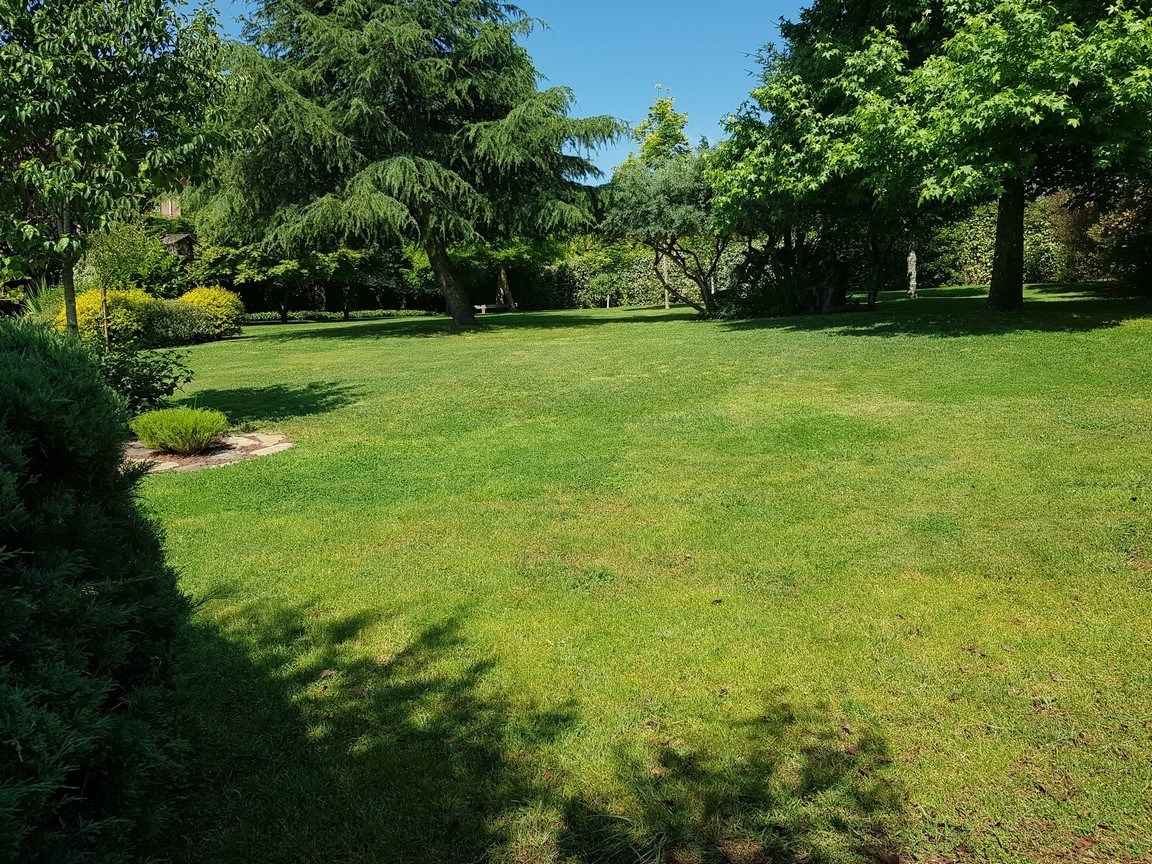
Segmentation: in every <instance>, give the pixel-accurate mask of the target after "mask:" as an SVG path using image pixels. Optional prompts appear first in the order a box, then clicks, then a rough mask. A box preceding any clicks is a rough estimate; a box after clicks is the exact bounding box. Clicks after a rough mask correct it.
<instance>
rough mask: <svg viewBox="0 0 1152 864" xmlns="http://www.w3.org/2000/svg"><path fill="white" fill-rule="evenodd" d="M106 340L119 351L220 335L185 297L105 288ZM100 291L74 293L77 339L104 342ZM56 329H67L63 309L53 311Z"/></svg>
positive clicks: (172, 345)
mask: <svg viewBox="0 0 1152 864" xmlns="http://www.w3.org/2000/svg"><path fill="white" fill-rule="evenodd" d="M107 299H108V341H109V342H110V343H111V345H112V347H113V348H117V349H121V350H135V349H149V348H176V347H179V346H181V345H195V344H197V343H200V342H211V341H213V340H215V339H218V338H220V336H219V333H218V327H217V323H216V320H215V319H214V317H213V315H212V314H211V312H209V311H207V310H205V309H203V308H201V307H200V306H198V305H195V304H193V303H189V302H186V301H184V300H161V299H159V298H156V297H153V296H151V295H150V294H147V293H145V292H144V291H141V290H140V289H138V288H133V289H130V290H119V289H112V290H109V291H108V297H107ZM100 301H101V298H100V292H99V291H85V292H83V293H82V294H78V295H77V296H76V323H77V325H78V326H79V328H80V338H81V339H83V340H84V341H85V342H87V343H88V344H90V345H99V346H103V345H104V316H103V313H102V311H101V308H100ZM54 326H55V328H56V329H57V330H59V331H61V332H63V331H64V330H65V329H66V328H67V323H66V320H65V315H64V309H63V307H61V308H60V310H59V312H58V313H57V314H56V319H55V324H54Z"/></svg>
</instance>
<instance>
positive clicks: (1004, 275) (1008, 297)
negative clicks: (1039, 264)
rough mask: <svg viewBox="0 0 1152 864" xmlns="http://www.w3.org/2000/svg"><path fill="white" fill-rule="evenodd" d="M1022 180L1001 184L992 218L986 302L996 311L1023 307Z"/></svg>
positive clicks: (1023, 196) (1023, 193)
mask: <svg viewBox="0 0 1152 864" xmlns="http://www.w3.org/2000/svg"><path fill="white" fill-rule="evenodd" d="M1026 204H1027V201H1026V199H1025V192H1024V180H1023V179H1022V178H1021V179H1016V178H1013V179H1011V180H1009V181H1007V182H1006V183H1005V184H1004V194H1003V195H1001V196H1000V208H999V213H998V215H997V217H996V251H995V253H994V255H993V258H992V287H991V289H990V290H989V292H988V305H990V306H991V307H992V308H993V309H996V310H997V311H1000V312H1011V311H1014V310H1016V309H1020V308H1022V307H1023V306H1024V208H1025V205H1026Z"/></svg>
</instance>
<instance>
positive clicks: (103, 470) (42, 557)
mask: <svg viewBox="0 0 1152 864" xmlns="http://www.w3.org/2000/svg"><path fill="white" fill-rule="evenodd" d="M126 438H127V428H126V426H125V424H124V417H123V415H122V413H121V406H120V404H119V400H117V399H116V397H115V396H114V394H113V393H112V392H111V391H110V390H109V389H108V388H107V387H106V386H105V385H104V383H103V382H102V381H101V380H100V377H99V374H98V373H97V371H96V368H95V365H94V363H93V360H92V354H91V352H90V351H89V350H87V349H86V348H85V347H84V346H83V345H81V344H80V343H79V342H77V341H76V340H73V339H68V338H67V337H65V336H62V335H60V334H55V333H53V332H52V331H50V330H49V329H47V328H45V327H42V326H37V325H33V324H29V323H26V322H2V323H0V513H2V514H3V518H0V585H2V586H3V595H4V596H3V601H0V778H2V780H0V861H27V862H37V861H42V862H48V861H52V862H68V864H86V862H92V864H95V862H110V864H116V862H125V861H130V860H139V859H140V858H142V857H143V855H144V854H145V844H146V843H147V842H148V841H150V840H153V839H156V838H158V837H160V836H162V832H163V829H164V824H163V816H164V813H165V810H166V808H165V805H164V801H165V796H166V795H167V794H169V790H171V789H172V788H173V786H174V785H175V783H176V781H177V780H178V779H179V778H178V774H177V772H176V768H177V766H178V763H179V756H180V754H181V751H182V747H181V745H180V743H179V742H178V740H177V739H175V738H174V737H173V730H172V728H171V727H172V721H171V718H172V715H173V711H172V705H171V701H172V700H171V687H170V680H169V670H171V669H172V661H173V649H172V643H173V638H174V637H175V635H176V634H177V632H178V631H179V630H180V628H181V627H182V626H183V623H184V622H185V621H186V619H187V614H188V604H187V602H186V600H185V598H184V597H183V596H182V595H181V594H180V593H179V591H178V590H177V587H176V577H175V574H174V573H173V572H172V570H171V569H169V568H168V567H167V566H166V565H165V563H164V558H163V552H162V548H161V543H160V537H159V534H158V531H157V529H156V528H155V526H154V525H153V524H152V523H151V522H149V521H148V520H147V519H146V518H145V517H144V516H143V515H142V514H141V512H140V511H139V509H138V507H137V504H136V499H135V495H134V487H135V485H136V482H137V480H138V478H139V474H138V473H137V472H127V473H125V472H122V470H121V459H122V455H123V449H122V448H123V445H124V441H125V440H126Z"/></svg>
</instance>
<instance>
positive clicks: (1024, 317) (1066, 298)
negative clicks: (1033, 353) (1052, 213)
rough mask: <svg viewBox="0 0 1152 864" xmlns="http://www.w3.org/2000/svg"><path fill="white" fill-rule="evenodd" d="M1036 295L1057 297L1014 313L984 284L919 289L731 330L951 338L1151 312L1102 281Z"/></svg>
mask: <svg viewBox="0 0 1152 864" xmlns="http://www.w3.org/2000/svg"><path fill="white" fill-rule="evenodd" d="M1030 291H1032V292H1034V293H1036V294H1042V295H1046V296H1048V297H1052V298H1056V297H1058V298H1059V299H1052V300H1044V301H1038V300H1036V299H1030V300H1026V301H1025V306H1024V309H1023V310H1021V311H1019V312H995V311H993V310H991V309H989V308H988V305H987V290H986V289H971V288H962V289H947V290H944V291H939V292H932V291H929V292H925V293H924V294H923V295H922V296H921V297H920V298H918V299H916V300H908V299H906V298H904V297H903V295H890V296H888V297H885V298H883V300H882V302H881V303H880V305H879V308H878V309H877V310H876V311H875V312H869V311H866V310H864V309H859V310H851V311H847V312H841V313H834V314H831V315H813V316H802V317H797V318H763V319H754V320H748V321H734V322H731V323H728V324H725V325H724V327H725V329H727V330H731V331H738V332H739V331H751V330H783V331H787V332H804V331H809V332H815V331H828V332H829V333H830V334H831V335H835V336H857V337H859V336H879V337H893V336H923V337H929V338H955V337H961V336H985V335H999V334H1006V333H1019V332H1042V333H1084V332H1089V331H1093V330H1108V329H1112V328H1115V327H1119V326H1121V325H1122V324H1123V323H1124V322H1125V321H1129V320H1132V319H1135V318H1147V317H1149V316H1152V299H1150V298H1149V297H1147V296H1144V295H1140V294H1132V293H1130V292H1125V291H1122V290H1119V289H1115V288H1111V287H1104V286H1067V285H1051V286H1038V287H1035V288H1032V289H1030Z"/></svg>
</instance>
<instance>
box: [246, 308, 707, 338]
mask: <svg viewBox="0 0 1152 864" xmlns="http://www.w3.org/2000/svg"><path fill="white" fill-rule="evenodd" d="M699 318H700V316H699V315H697V314H696V313H695V312H692V311H683V310H674V311H672V312H665V311H664V310H663V309H658V310H656V309H651V310H644V311H642V310H639V309H637V310H628V311H627V312H620V313H617V314H599V312H597V311H593V310H589V311H588V312H585V313H583V314H581V313H578V312H514V313H501V314H499V315H485V316H479V317H478V318H477V326H476V327H475V328H470V329H468V330H461V329H459V328H456V327H453V325H452V322H451V321H450V320H449V319H445V318H398V319H393V320H388V321H374V322H366V323H362V324H347V325H343V324H325V325H318V326H315V327H309V328H307V329H303V328H292V329H285V330H282V331H279V332H261V334H260V335H259V337H258V338H259V339H260V341H262V342H276V343H287V342H297V341H300V340H307V339H339V340H372V339H430V338H435V337H450V336H461V335H467V334H470V333H498V332H501V331H505V330H556V329H563V328H570V327H592V326H595V327H603V326H611V325H621V324H660V323H667V322H669V321H697V320H699ZM269 330H271V328H269Z"/></svg>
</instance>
